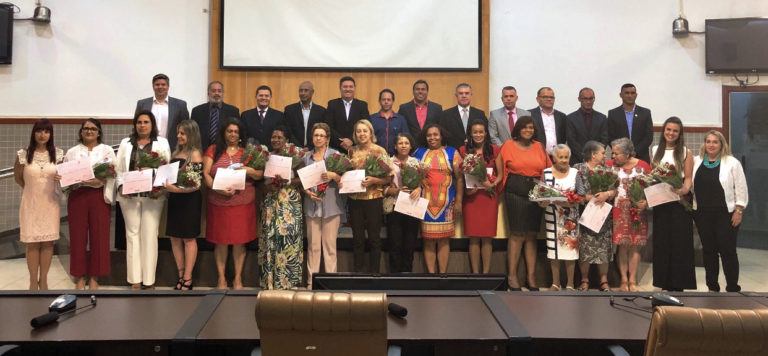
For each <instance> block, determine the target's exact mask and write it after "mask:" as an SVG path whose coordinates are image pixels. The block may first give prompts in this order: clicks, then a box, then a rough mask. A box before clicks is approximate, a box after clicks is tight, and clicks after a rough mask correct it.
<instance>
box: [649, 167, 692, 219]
mask: <svg viewBox="0 0 768 356" xmlns="http://www.w3.org/2000/svg"><path fill="white" fill-rule="evenodd" d="M651 176H653V178H654V179H655V180H656V181H657V182H659V183H667V184H669V185H671V186H672V188H675V189H680V188H682V187H683V180H684V179H683V174H682V173H680V171H678V170H677V169H676V168H675V165H674V164H669V163H667V162H664V163H662V164H661V165H660V166H657V167H656V168H654V169H653V170H651ZM680 204H682V205H683V207H685V210H686V211H692V210H693V206H692V205H691V202H689V201H688V200H686V199H683V198H680Z"/></svg>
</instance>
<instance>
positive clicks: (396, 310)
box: [387, 303, 408, 319]
mask: <svg viewBox="0 0 768 356" xmlns="http://www.w3.org/2000/svg"><path fill="white" fill-rule="evenodd" d="M387 310H389V313H390V314H392V315H394V316H396V317H398V318H400V319H405V316H406V315H408V309H406V308H405V307H404V306H402V305H399V304H395V303H389V305H388V306H387Z"/></svg>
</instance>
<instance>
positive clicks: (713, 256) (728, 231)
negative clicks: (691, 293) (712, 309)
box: [693, 208, 741, 292]
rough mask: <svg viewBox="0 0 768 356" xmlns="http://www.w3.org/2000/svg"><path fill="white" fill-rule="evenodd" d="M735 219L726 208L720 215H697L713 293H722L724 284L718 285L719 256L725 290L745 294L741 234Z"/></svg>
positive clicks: (695, 216)
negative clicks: (741, 277) (739, 245)
mask: <svg viewBox="0 0 768 356" xmlns="http://www.w3.org/2000/svg"><path fill="white" fill-rule="evenodd" d="M731 215H732V214H731V213H729V212H728V210H727V209H726V208H723V209H722V210H719V211H706V210H698V211H695V212H694V214H693V219H694V221H695V222H696V229H698V230H699V237H700V238H701V247H702V250H703V251H702V252H703V255H704V256H703V257H704V272H705V275H706V279H707V287H708V288H709V290H712V291H720V284H719V283H718V282H717V279H718V277H719V275H720V263H719V262H720V261H719V260H718V255H719V257H720V258H722V260H723V274H725V282H726V284H727V285H726V287H725V290H726V291H728V292H738V291H740V290H741V287H740V286H739V256H738V255H737V254H736V235H738V233H739V227H738V226H737V227H733V225H731Z"/></svg>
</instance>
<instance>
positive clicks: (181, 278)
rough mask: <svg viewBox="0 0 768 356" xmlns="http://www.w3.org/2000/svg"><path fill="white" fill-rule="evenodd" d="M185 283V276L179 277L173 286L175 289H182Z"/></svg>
mask: <svg viewBox="0 0 768 356" xmlns="http://www.w3.org/2000/svg"><path fill="white" fill-rule="evenodd" d="M183 285H184V277H179V281H178V282H176V286H175V287H173V290H181V287H182V286H183Z"/></svg>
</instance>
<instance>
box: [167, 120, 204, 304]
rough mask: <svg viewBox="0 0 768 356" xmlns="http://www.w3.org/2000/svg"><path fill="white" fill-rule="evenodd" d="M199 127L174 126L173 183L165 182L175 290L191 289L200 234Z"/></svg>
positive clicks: (185, 123)
mask: <svg viewBox="0 0 768 356" xmlns="http://www.w3.org/2000/svg"><path fill="white" fill-rule="evenodd" d="M200 150H201V146H200V128H198V126H197V122H194V121H192V120H184V121H182V122H180V123H179V125H178V126H177V127H176V149H175V151H173V158H171V163H173V162H179V173H180V174H179V178H182V179H183V181H180V180H177V181H176V184H166V185H165V189H166V190H167V191H168V219H167V222H166V225H165V235H166V236H169V237H170V238H171V249H172V250H173V259H174V261H175V262H176V270H177V271H178V273H179V281H178V282H176V287H174V289H176V290H192V286H193V285H192V269H194V268H195V260H196V259H197V240H195V239H196V238H197V236H198V235H200V210H201V208H202V204H203V195H202V194H201V193H200V184H201V183H202V173H203V154H202V153H200Z"/></svg>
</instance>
